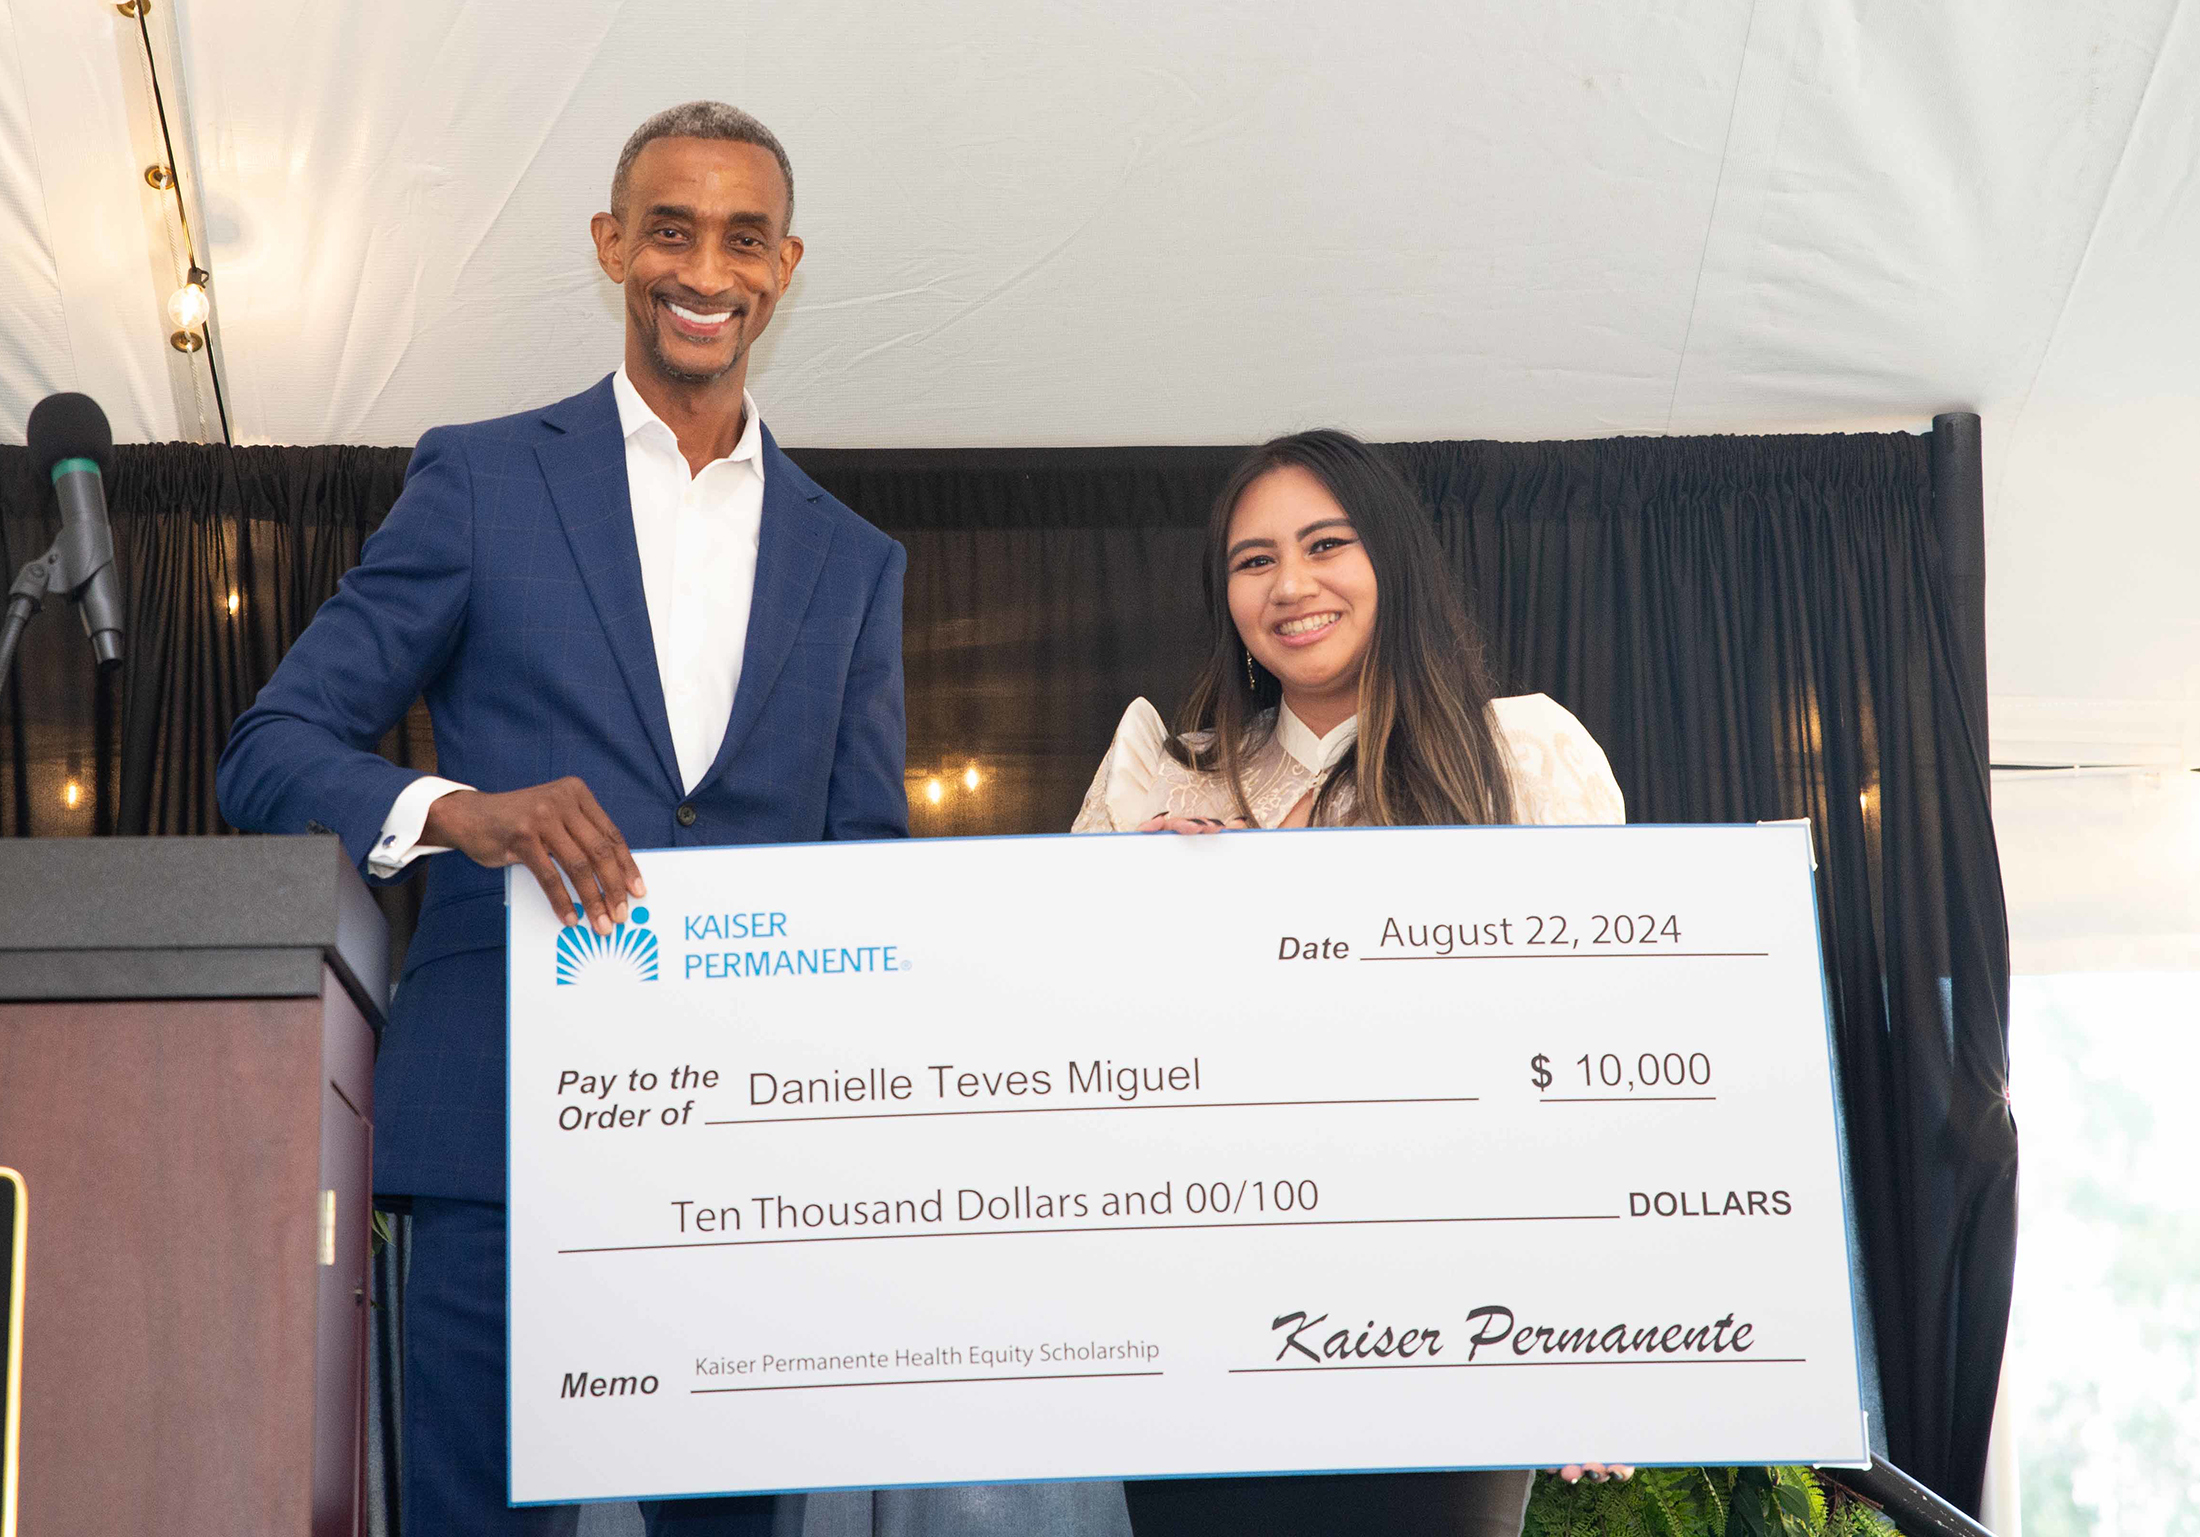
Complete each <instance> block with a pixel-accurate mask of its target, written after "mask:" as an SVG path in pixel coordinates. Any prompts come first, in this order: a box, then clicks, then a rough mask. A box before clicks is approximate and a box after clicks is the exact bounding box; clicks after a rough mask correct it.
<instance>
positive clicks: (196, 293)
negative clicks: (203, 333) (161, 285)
mask: <svg viewBox="0 0 2200 1537" xmlns="http://www.w3.org/2000/svg"><path fill="white" fill-rule="evenodd" d="M213 312H214V304H213V301H212V300H210V299H208V298H207V297H206V285H205V284H204V283H200V282H195V281H194V282H186V283H185V284H184V285H183V286H182V287H181V288H179V289H177V290H176V291H175V292H174V293H172V294H170V295H169V296H168V318H169V319H170V320H173V321H174V322H175V323H176V329H178V330H179V331H196V330H197V329H198V328H199V327H200V326H203V325H205V324H206V317H207V316H208V315H211V314H212V313H213Z"/></svg>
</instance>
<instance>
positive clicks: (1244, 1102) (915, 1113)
mask: <svg viewBox="0 0 2200 1537" xmlns="http://www.w3.org/2000/svg"><path fill="white" fill-rule="evenodd" d="M1481 1102H1482V1096H1481V1095H1479V1094H1446V1095H1424V1096H1422V1097H1420V1098H1417V1099H1225V1100H1215V1101H1212V1102H1208V1101H1202V1100H1185V1101H1182V1102H1180V1103H1177V1104H1168V1105H1028V1106H1023V1107H1020V1108H1015V1109H1009V1110H871V1111H864V1112H860V1113H858V1114H855V1115H752V1116H745V1117H742V1118H740V1119H738V1120H730V1121H705V1122H704V1123H703V1124H704V1125H705V1126H797V1125H802V1124H805V1123H809V1122H816V1121H922V1120H929V1119H933V1118H935V1117H939V1116H950V1115H1091V1114H1094V1113H1095V1112H1097V1111H1103V1110H1299V1109H1306V1108H1310V1107H1312V1106H1316V1105H1478V1104H1480V1103H1481Z"/></svg>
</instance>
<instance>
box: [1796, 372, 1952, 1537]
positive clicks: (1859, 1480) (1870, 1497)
mask: <svg viewBox="0 0 2200 1537" xmlns="http://www.w3.org/2000/svg"><path fill="white" fill-rule="evenodd" d="M1971 420H1972V422H1973V423H1974V424H1975V423H1976V422H1977V421H1978V418H1977V417H1975V416H1974V417H1972V418H1971ZM1818 1476H1819V1477H1820V1478H1822V1479H1824V1480H1825V1481H1826V1482H1827V1483H1831V1484H1839V1485H1840V1486H1841V1487H1842V1488H1844V1489H1846V1490H1848V1492H1849V1493H1851V1494H1853V1495H1855V1496H1856V1497H1857V1498H1858V1499H1860V1500H1863V1501H1864V1502H1865V1503H1867V1504H1869V1505H1873V1506H1876V1507H1877V1508H1878V1509H1879V1510H1880V1511H1881V1512H1882V1513H1883V1514H1885V1516H1886V1517H1887V1519H1888V1520H1890V1521H1892V1522H1893V1523H1894V1524H1895V1526H1896V1528H1897V1529H1899V1530H1900V1531H1901V1532H1902V1533H1903V1534H1904V1537H1994V1534H1993V1533H1992V1532H1990V1531H1988V1530H1987V1529H1986V1528H1985V1527H1983V1526H1981V1525H1979V1524H1978V1523H1977V1522H1976V1521H1974V1520H1972V1519H1971V1518H1970V1517H1969V1516H1967V1515H1965V1514H1964V1513H1963V1512H1962V1511H1960V1510H1958V1509H1956V1508H1955V1506H1953V1505H1951V1504H1949V1503H1948V1502H1947V1501H1946V1500H1944V1499H1942V1498H1941V1497H1940V1496H1939V1495H1937V1494H1935V1493H1933V1491H1932V1490H1930V1489H1928V1488H1926V1487H1925V1486H1924V1485H1923V1484H1921V1483H1919V1482H1918V1481H1917V1480H1916V1479H1914V1478H1912V1477H1910V1475H1909V1474H1907V1473H1905V1472H1903V1471H1902V1470H1901V1469H1900V1468H1898V1467H1896V1466H1895V1465H1894V1464H1893V1463H1891V1462H1889V1461H1888V1460H1887V1459H1886V1458H1884V1457H1881V1456H1879V1455H1878V1454H1877V1453H1874V1454H1873V1455H1872V1465H1871V1466H1870V1467H1868V1468H1820V1469H1819V1470H1818Z"/></svg>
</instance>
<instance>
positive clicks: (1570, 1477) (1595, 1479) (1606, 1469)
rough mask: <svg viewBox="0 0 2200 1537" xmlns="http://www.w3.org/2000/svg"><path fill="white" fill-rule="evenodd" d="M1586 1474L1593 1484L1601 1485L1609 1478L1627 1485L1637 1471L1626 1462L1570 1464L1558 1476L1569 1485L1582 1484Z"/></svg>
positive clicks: (1561, 1469)
mask: <svg viewBox="0 0 2200 1537" xmlns="http://www.w3.org/2000/svg"><path fill="white" fill-rule="evenodd" d="M1584 1473H1586V1474H1588V1475H1589V1481H1590V1482H1591V1483H1593V1484H1601V1483H1603V1482H1604V1481H1605V1480H1606V1479H1608V1478H1616V1479H1618V1480H1619V1481H1620V1482H1622V1483H1625V1482H1626V1481H1627V1480H1628V1479H1630V1478H1633V1477H1634V1476H1635V1470H1634V1469H1633V1468H1632V1467H1630V1466H1628V1465H1627V1464H1626V1463H1624V1462H1569V1463H1567V1464H1566V1466H1564V1467H1562V1468H1560V1469H1559V1470H1558V1476H1559V1477H1560V1478H1563V1479H1565V1480H1566V1482H1568V1483H1569V1484H1576V1483H1579V1482H1581V1475H1582V1474H1584Z"/></svg>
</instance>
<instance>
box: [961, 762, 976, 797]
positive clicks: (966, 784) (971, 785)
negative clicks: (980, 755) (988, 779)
mask: <svg viewBox="0 0 2200 1537" xmlns="http://www.w3.org/2000/svg"><path fill="white" fill-rule="evenodd" d="M963 788H964V789H965V790H971V791H975V790H976V789H977V788H978V765H977V764H975V763H973V764H971V765H970V767H968V768H966V769H964V770H963Z"/></svg>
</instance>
